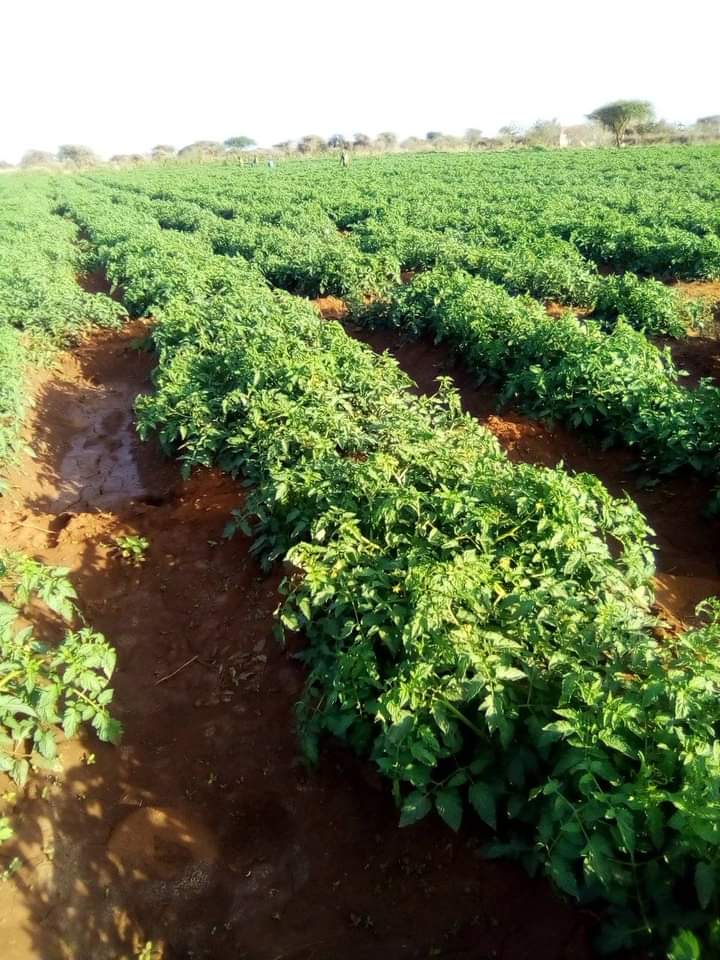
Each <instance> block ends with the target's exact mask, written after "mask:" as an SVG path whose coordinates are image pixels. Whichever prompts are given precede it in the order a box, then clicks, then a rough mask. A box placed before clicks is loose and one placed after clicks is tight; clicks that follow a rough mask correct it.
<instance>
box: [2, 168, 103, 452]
mask: <svg viewBox="0 0 720 960" xmlns="http://www.w3.org/2000/svg"><path fill="white" fill-rule="evenodd" d="M52 206H53V201H52V198H51V195H50V184H49V181H48V180H46V179H43V178H36V179H34V180H33V181H32V182H27V181H24V180H17V179H9V178H7V179H5V180H3V182H2V184H0V369H1V370H2V378H1V381H2V382H0V466H3V465H5V464H7V462H8V461H10V460H11V459H12V457H13V456H14V454H15V453H16V452H17V447H18V443H19V432H20V426H21V421H22V416H23V413H24V411H25V409H26V406H27V398H26V390H25V370H26V368H27V365H28V363H30V362H31V361H32V360H33V359H38V358H39V356H40V355H42V354H45V353H47V351H48V348H50V347H53V346H57V345H59V344H61V343H66V342H67V341H68V339H69V338H70V337H71V336H73V335H76V334H77V333H78V332H79V331H81V330H83V329H87V328H88V327H89V326H90V325H91V324H97V323H105V324H107V323H113V322H115V321H116V320H117V317H118V315H119V313H120V308H119V307H118V305H117V304H114V303H113V302H112V301H111V300H109V299H108V298H107V297H104V296H102V295H97V296H95V295H91V294H88V293H85V292H84V291H83V290H82V289H81V288H80V287H79V286H78V284H77V279H76V276H77V273H78V272H79V271H80V270H81V269H82V261H81V256H80V253H79V249H78V247H77V245H76V242H75V241H76V239H77V229H76V227H75V226H74V225H72V224H70V223H68V222H66V221H63V220H62V219H61V218H60V217H58V216H56V215H55V214H53V212H52Z"/></svg>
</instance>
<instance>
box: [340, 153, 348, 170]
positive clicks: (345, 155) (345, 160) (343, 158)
mask: <svg viewBox="0 0 720 960" xmlns="http://www.w3.org/2000/svg"><path fill="white" fill-rule="evenodd" d="M340 166H341V167H349V166H350V154H349V153H348V152H347V150H343V152H342V153H341V154H340Z"/></svg>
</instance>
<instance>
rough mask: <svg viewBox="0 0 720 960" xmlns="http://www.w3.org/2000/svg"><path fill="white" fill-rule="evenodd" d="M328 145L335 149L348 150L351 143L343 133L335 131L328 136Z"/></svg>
mask: <svg viewBox="0 0 720 960" xmlns="http://www.w3.org/2000/svg"><path fill="white" fill-rule="evenodd" d="M303 139H304V138H303ZM327 145H328V146H329V147H331V148H332V149H333V150H347V148H348V147H349V146H350V145H351V144H350V141H349V140H348V139H347V137H345V136H343V134H342V133H334V134H333V135H332V136H331V137H328V142H327Z"/></svg>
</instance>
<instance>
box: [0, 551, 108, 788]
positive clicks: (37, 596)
mask: <svg viewBox="0 0 720 960" xmlns="http://www.w3.org/2000/svg"><path fill="white" fill-rule="evenodd" d="M0 597H1V598H2V599H1V600H0V771H2V772H4V773H7V774H8V775H9V776H10V777H11V778H12V779H13V780H14V781H15V782H16V783H17V784H19V785H20V786H22V785H23V784H24V783H25V781H26V779H27V777H28V774H29V773H30V771H31V770H32V769H34V768H36V767H42V766H50V767H52V766H53V765H54V764H55V763H56V758H57V728H58V727H62V731H63V733H64V734H65V736H66V737H72V736H75V734H76V733H77V731H78V729H79V728H80V727H81V726H82V725H84V724H86V723H89V724H90V725H91V726H92V727H93V729H94V730H95V732H96V733H97V735H98V737H99V738H100V739H101V740H107V741H110V742H113V743H116V742H117V741H118V739H119V737H120V734H121V727H120V724H119V723H118V722H117V721H116V720H114V719H113V718H112V717H111V716H110V713H109V710H108V706H109V704H110V702H111V700H112V697H113V690H112V688H111V687H110V686H109V680H110V678H111V677H112V674H113V671H114V669H115V651H114V650H113V648H112V647H111V646H110V644H108V643H107V641H106V640H105V639H104V638H103V637H102V636H101V635H100V634H98V633H95V632H94V631H93V630H91V629H90V628H89V627H87V626H85V625H80V626H76V624H77V623H78V622H79V614H78V610H77V607H76V602H75V601H76V594H75V590H74V589H73V587H72V584H71V583H70V581H69V580H68V577H67V570H65V569H63V568H61V567H48V566H45V565H44V564H42V563H40V562H38V561H36V560H32V559H30V558H28V557H25V556H23V555H21V554H18V553H12V552H7V551H4V552H2V553H0ZM38 602H39V603H40V604H41V605H42V606H43V607H44V608H46V609H47V610H49V611H50V612H51V613H52V614H54V615H55V616H56V618H57V631H54V630H53V627H51V626H47V627H44V628H43V630H42V636H41V635H39V634H38V632H37V631H38V627H37V626H36V625H35V622H37V623H40V622H42V620H41V619H40V618H38V617H37V616H35V614H36V613H37V611H38V607H37V604H38ZM27 621H30V625H27V626H23V625H22V624H24V623H26V622H27ZM53 632H58V633H59V634H61V639H59V640H57V642H53V640H52V639H51V637H50V636H49V634H51V633H53Z"/></svg>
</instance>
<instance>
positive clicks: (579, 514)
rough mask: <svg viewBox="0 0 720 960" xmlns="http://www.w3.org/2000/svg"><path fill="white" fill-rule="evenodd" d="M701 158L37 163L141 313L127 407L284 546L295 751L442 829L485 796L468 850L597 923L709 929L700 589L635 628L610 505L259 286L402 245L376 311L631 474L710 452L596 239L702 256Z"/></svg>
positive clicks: (634, 595) (686, 397)
mask: <svg viewBox="0 0 720 960" xmlns="http://www.w3.org/2000/svg"><path fill="white" fill-rule="evenodd" d="M719 158H720V154H718V153H715V152H712V151H687V152H683V154H682V160H680V159H679V155H678V154H677V153H672V152H670V151H663V150H658V151H653V152H648V151H637V152H635V153H633V158H632V163H629V161H628V159H627V157H626V156H625V155H624V154H623V153H621V152H612V153H611V154H608V153H602V154H597V155H594V154H593V155H588V154H583V155H579V154H574V153H572V152H570V153H568V154H567V155H563V156H562V157H556V156H555V155H551V156H547V157H546V156H543V157H542V159H540V158H538V157H535V156H532V155H528V154H523V155H510V154H508V155H504V156H499V157H493V158H492V161H491V162H489V163H488V164H487V165H482V164H481V163H480V161H479V160H478V159H477V158H475V157H462V158H449V157H442V158H440V159H441V160H442V163H440V162H439V160H438V159H437V158H432V157H429V158H412V159H411V160H403V161H397V160H394V159H387V160H383V161H382V165H381V166H379V165H378V164H377V163H375V162H374V161H367V162H366V161H363V160H361V159H360V160H358V161H357V163H355V164H353V167H352V168H351V169H350V170H349V171H345V172H344V173H343V178H342V185H339V183H340V181H339V178H338V170H337V167H336V165H333V166H332V167H330V166H329V165H326V164H324V163H318V164H304V165H301V166H302V169H301V170H297V171H296V170H294V169H293V165H288V169H287V170H282V171H277V176H275V175H273V176H270V175H269V174H268V173H266V172H265V171H263V170H254V169H248V170H245V169H243V170H242V171H241V172H238V171H237V170H235V169H234V170H233V171H232V172H231V173H228V171H227V169H225V168H223V167H221V166H218V167H216V168H205V169H204V170H203V171H202V172H200V170H199V169H196V168H192V167H187V168H185V169H184V170H181V171H180V170H174V169H173V168H162V169H145V170H137V171H130V172H128V173H124V174H122V175H117V174H111V175H108V174H105V173H103V174H95V175H92V176H91V177H84V178H82V179H77V180H65V181H64V182H63V183H62V184H61V185H60V187H59V189H60V190H61V192H62V203H63V209H64V211H65V212H66V213H67V215H68V216H70V217H72V219H73V220H74V221H75V222H76V223H78V224H79V225H80V226H81V227H82V228H83V229H84V230H85V231H86V233H87V236H88V237H89V239H90V243H91V244H92V245H93V248H94V250H95V255H96V256H97V258H98V261H99V262H101V263H102V264H103V266H104V267H105V269H106V270H107V273H108V276H109V277H110V278H111V280H112V282H113V283H114V284H116V285H118V286H121V287H122V288H123V290H124V291H125V295H126V298H127V299H126V302H127V303H128V304H129V305H132V307H133V309H140V308H141V309H146V310H152V312H153V314H154V315H155V316H156V318H157V325H156V328H155V331H154V340H155V344H156V347H157V350H158V369H157V371H156V374H155V384H154V386H155V390H154V392H153V393H152V394H150V395H148V396H146V397H142V398H140V400H139V401H138V407H137V410H138V420H139V428H140V431H141V434H142V435H143V436H149V435H150V434H151V433H156V434H157V436H158V437H159V439H160V442H161V443H162V445H163V446H164V447H165V449H167V450H168V451H170V452H175V453H177V454H178V455H179V456H180V457H181V459H182V460H183V463H184V466H185V468H186V470H188V471H189V470H190V469H192V468H193V467H195V466H197V465H212V464H217V465H219V466H220V467H221V468H223V469H225V470H228V471H230V472H231V473H233V474H238V475H243V476H244V478H245V480H246V482H247V484H248V493H247V496H246V498H245V499H244V506H243V509H242V510H241V511H238V513H237V515H236V517H235V519H234V521H233V523H232V524H231V529H230V530H229V531H228V532H232V529H233V528H240V529H243V530H244V531H246V532H247V533H249V534H251V535H252V537H253V549H254V551H255V552H256V554H257V555H258V556H259V557H260V559H261V561H262V562H263V564H264V565H266V566H268V565H270V564H271V563H273V562H274V561H275V560H277V559H279V558H287V559H288V560H290V561H291V563H292V564H293V565H294V566H295V567H296V568H297V571H298V573H297V575H295V576H293V577H292V578H290V579H289V580H288V581H287V582H286V584H285V586H284V592H285V599H284V602H283V604H282V607H281V611H280V617H281V624H282V628H283V629H284V630H287V631H302V632H303V634H304V636H305V638H306V640H307V646H306V648H305V650H304V653H303V659H304V660H305V662H306V664H307V666H308V670H309V679H308V684H307V687H306V691H305V695H304V697H303V700H302V703H301V705H300V707H299V721H300V730H301V737H302V741H303V745H304V747H305V749H306V751H307V753H308V755H309V756H310V757H313V756H316V755H317V753H318V750H319V745H320V743H321V740H322V738H323V737H324V736H327V735H331V736H334V737H339V738H342V739H343V740H345V741H346V742H347V743H348V744H350V745H351V746H352V747H353V748H354V749H356V750H357V751H358V752H360V753H361V754H362V755H364V756H367V757H370V758H371V759H372V761H373V762H374V763H375V764H376V765H377V767H378V769H379V770H380V771H381V773H382V774H383V775H384V776H385V777H386V778H387V779H388V780H389V781H390V782H391V784H392V789H393V793H394V796H395V798H396V800H397V802H398V807H399V810H400V819H401V822H402V823H404V824H412V823H414V822H416V821H418V820H419V819H421V818H422V817H423V816H426V815H428V814H429V813H431V812H433V811H434V812H435V813H436V814H437V815H438V816H440V817H441V818H442V819H443V820H444V821H445V822H446V823H447V824H448V826H449V827H450V828H451V829H457V828H458V827H459V826H460V825H461V823H462V822H463V820H465V819H470V820H473V819H475V822H476V823H477V824H478V825H479V824H480V823H483V824H485V825H486V826H487V827H488V828H490V829H491V830H492V831H493V832H494V833H495V842H494V843H493V845H492V847H491V849H490V850H489V852H490V853H492V854H495V855H502V856H513V857H516V858H518V859H519V860H520V861H521V862H522V863H523V864H524V865H525V866H526V867H527V868H528V869H530V870H532V871H534V872H542V873H544V874H546V875H547V876H549V877H550V878H551V879H552V880H553V881H554V882H555V884H556V885H557V886H558V888H559V889H560V890H562V891H564V892H565V894H566V895H568V896H572V897H575V898H577V899H579V900H580V901H581V902H583V903H588V904H589V903H594V904H599V905H602V906H604V907H606V908H607V910H608V913H607V917H608V924H607V926H606V930H605V943H606V946H607V947H608V948H613V947H615V948H617V947H623V946H626V945H628V944H632V943H634V942H636V941H638V940H640V939H643V938H650V937H655V938H656V939H658V940H660V941H662V942H664V943H668V944H669V943H672V942H673V938H676V939H675V942H674V943H673V946H672V948H671V949H677V950H681V949H692V943H693V941H692V939H691V938H692V937H695V936H696V937H698V942H700V941H705V942H707V943H710V940H711V936H712V930H713V922H712V917H713V916H715V915H717V912H718V910H719V909H720V902H719V901H718V863H719V862H720V861H719V860H718V857H717V846H718V842H719V839H718V831H717V824H718V822H720V808H719V807H718V804H720V754H719V753H718V747H717V743H718V740H719V738H718V733H720V716H719V715H718V709H719V708H718V702H720V701H719V700H718V696H717V692H718V685H719V684H720V660H719V659H718V653H717V651H718V649H720V644H719V641H720V622H719V619H718V609H717V607H716V606H713V605H708V607H707V608H706V610H705V614H704V615H705V617H706V623H705V625H704V626H703V627H700V628H698V629H696V630H694V631H688V632H687V633H685V634H683V635H680V636H675V635H673V634H671V633H668V632H666V631H664V629H663V627H662V625H661V624H659V623H658V622H657V620H656V618H655V617H654V615H653V613H652V601H653V596H652V590H651V588H650V578H651V575H652V572H653V565H652V551H651V548H650V543H649V540H648V537H649V533H650V532H649V530H648V528H647V525H646V523H645V521H644V518H643V517H642V516H641V514H640V513H639V511H638V510H637V507H636V506H635V504H634V503H633V502H632V501H631V500H629V499H627V498H625V499H615V498H613V497H611V496H610V495H609V494H608V493H607V491H606V490H605V489H604V487H603V486H602V485H601V484H600V483H599V481H598V480H596V479H595V478H593V477H590V476H586V475H580V476H572V475H569V474H568V473H566V472H565V471H563V470H562V469H556V470H547V469H543V468H538V467H532V466H513V465H512V464H511V463H510V462H509V461H508V460H507V458H506V457H505V456H504V455H503V454H502V452H501V451H500V449H499V447H498V444H497V442H496V441H495V440H494V438H493V437H492V436H491V435H490V434H489V433H488V432H487V431H486V430H484V429H483V428H481V427H480V426H479V425H478V424H477V423H476V422H475V421H474V420H472V419H471V418H469V417H468V416H466V415H465V414H463V413H462V411H461V409H460V405H459V400H458V397H457V395H456V394H455V392H454V391H453V390H452V389H451V387H450V386H449V384H447V383H444V384H443V385H442V388H441V390H440V391H439V393H438V395H437V396H436V397H434V398H431V399H429V398H424V399H420V398H417V397H415V396H414V395H413V394H412V393H411V392H410V384H409V382H408V380H407V378H405V377H404V376H403V374H402V373H401V372H400V371H399V370H398V368H397V366H396V365H395V364H394V362H393V361H391V360H390V359H389V358H388V357H378V356H376V355H374V354H372V353H371V352H370V351H369V350H368V349H366V348H365V347H363V346H361V345H360V344H358V343H356V342H354V341H352V340H350V339H349V338H348V337H347V335H346V334H345V333H344V331H343V330H342V328H341V327H340V326H338V325H337V324H334V323H325V322H323V321H322V320H321V319H320V318H319V316H318V315H317V314H316V313H315V312H314V311H313V310H312V308H311V307H310V306H309V305H308V304H306V303H303V302H302V301H301V300H299V299H298V298H297V297H293V296H291V295H289V294H288V293H285V292H282V291H280V290H278V289H272V288H271V285H273V286H275V287H278V286H283V287H286V288H287V289H288V290H290V291H293V292H302V293H306V294H315V293H318V292H324V291H327V292H344V293H347V294H349V295H351V296H353V297H359V296H360V295H361V294H362V293H363V292H366V291H368V290H369V289H374V290H375V291H376V292H379V293H381V294H382V293H387V290H388V285H389V284H390V283H392V281H393V279H394V278H395V277H396V276H397V274H398V272H399V269H400V268H407V267H408V266H411V265H412V266H413V267H415V268H424V269H428V268H430V269H429V271H428V273H426V274H424V275H422V276H419V277H416V278H415V279H414V280H413V282H412V283H410V284H408V285H407V286H406V287H404V288H403V289H398V290H394V291H393V292H392V296H391V298H390V309H389V311H386V312H387V313H388V315H389V318H390V320H391V321H392V322H395V323H396V324H397V325H398V326H400V327H402V329H404V330H408V331H411V332H413V331H414V332H420V331H422V330H424V329H431V330H433V331H434V332H435V334H436V335H437V336H440V337H443V338H446V339H448V340H449V341H450V342H451V343H452V344H453V346H454V347H455V348H456V349H457V350H458V352H461V353H462V354H463V356H464V357H465V359H466V361H467V362H468V364H469V365H470V367H471V368H472V369H474V370H475V371H476V372H477V374H478V376H488V377H491V378H493V379H496V380H498V381H499V382H500V383H502V385H503V391H504V394H505V396H506V397H508V398H510V397H515V398H516V399H518V400H519V401H521V402H522V403H523V404H524V405H525V406H526V407H527V409H529V410H531V411H532V412H533V413H534V414H535V415H537V416H543V417H553V418H556V419H561V420H564V421H565V422H568V423H569V424H571V425H574V426H576V427H578V428H589V427H591V426H592V427H595V428H596V430H597V432H598V433H600V434H602V436H603V437H604V439H605V440H606V441H607V442H624V443H627V444H631V445H633V446H635V447H636V448H637V449H638V450H640V451H641V452H642V453H643V455H644V457H645V458H646V460H647V462H648V463H649V464H650V465H651V466H652V467H653V468H654V469H655V470H656V471H671V470H674V469H678V468H680V467H681V466H689V467H692V468H694V469H696V470H699V471H701V472H703V473H707V474H709V475H713V474H716V473H717V468H718V462H717V456H718V441H717V437H718V436H720V430H719V429H718V426H719V425H718V421H717V418H718V415H719V410H720V406H719V405H718V402H717V389H716V388H714V387H712V386H711V385H709V384H704V385H702V386H701V387H700V388H698V389H697V390H694V391H689V390H683V388H682V387H681V386H680V385H679V384H678V383H677V382H676V372H675V370H674V368H673V366H672V364H671V362H670V360H669V357H668V355H667V353H663V352H659V351H657V350H656V349H655V348H654V347H653V346H652V345H651V344H650V343H649V342H648V340H647V339H646V338H645V336H644V335H643V334H642V333H641V332H639V331H638V330H634V329H632V327H631V326H630V324H629V323H627V322H626V321H623V320H617V321H616V316H617V315H618V314H620V313H624V314H625V315H626V316H630V317H631V318H632V320H633V322H635V323H637V324H638V326H642V327H645V328H647V329H650V328H651V325H652V324H653V323H655V322H657V323H666V322H668V323H669V322H670V320H669V318H670V314H669V313H668V312H667V308H668V304H669V302H670V301H668V300H667V298H665V296H664V294H661V293H659V291H658V288H657V286H655V285H654V284H647V283H646V282H645V279H644V277H643V278H642V279H640V278H627V277H624V278H622V280H621V281H618V282H617V283H612V282H610V281H608V282H607V283H606V282H605V281H604V280H602V279H601V278H600V273H599V271H598V270H597V269H596V264H599V263H605V262H608V259H609V260H612V261H613V262H615V263H617V264H621V265H622V269H623V270H639V271H640V272H641V273H642V274H643V275H645V274H648V273H650V274H653V273H655V272H656V271H659V272H662V271H667V270H668V268H669V270H670V275H671V276H677V275H680V274H682V273H687V272H691V273H693V275H696V276H704V275H712V272H713V271H714V270H716V269H717V268H718V266H719V265H720V258H718V256H717V254H718V251H720V246H719V245H718V244H719V241H718V237H717V233H718V226H719V220H718V217H717V212H716V209H715V203H716V200H717V176H716V174H717V168H718V160H719ZM638 165H641V166H642V170H639V169H638ZM649 179H650V180H652V190H650V189H648V188H647V183H648V180H649ZM669 197H671V198H672V199H673V203H669V202H668V198H669ZM618 222H619V223H620V225H621V226H622V225H623V224H624V226H625V227H626V228H627V230H626V232H625V233H624V234H622V235H618V234H617V230H616V229H615V228H617V224H618ZM608 223H609V224H611V225H614V228H613V229H610V230H606V229H605V228H606V225H607V224H608ZM616 241H617V242H616ZM458 268H463V269H458ZM468 271H469V272H468ZM473 274H474V275H473ZM493 281H499V283H500V284H502V286H500V285H498V283H497V282H493ZM510 292H513V293H521V294H524V295H525V296H523V297H513V296H511V295H510ZM527 294H534V295H535V296H537V297H540V298H542V299H547V298H553V299H554V298H556V297H558V296H561V297H563V298H564V299H565V298H567V299H569V300H572V301H574V302H575V304H576V305H581V304H585V305H587V306H588V307H593V306H595V305H596V300H597V299H598V298H599V297H600V296H601V295H602V296H603V297H604V298H605V299H604V300H603V301H602V303H603V306H602V313H603V319H602V322H600V320H597V319H596V320H590V321H587V322H583V321H580V320H578V319H577V318H576V317H574V316H572V315H571V314H566V315H564V316H563V317H561V318H559V319H553V318H550V317H548V316H547V314H546V312H545V310H543V309H542V307H541V306H540V305H539V304H538V303H534V302H532V301H531V300H530V299H529V298H528V296H527ZM673 306H674V307H675V308H678V304H677V303H676V302H673ZM656 309H657V310H658V311H659V312H660V313H662V311H663V310H665V311H666V312H665V314H664V318H665V319H663V317H662V316H661V317H660V318H658V319H657V320H656V319H654V317H653V312H654V311H655V310H656ZM678 309H679V308H678ZM599 313H600V311H599ZM610 327H612V329H611V332H609V333H608V332H607V329H609V328H610ZM688 945H689V946H688Z"/></svg>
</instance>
